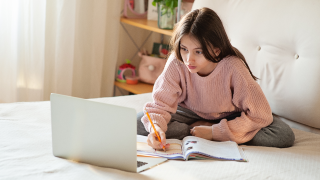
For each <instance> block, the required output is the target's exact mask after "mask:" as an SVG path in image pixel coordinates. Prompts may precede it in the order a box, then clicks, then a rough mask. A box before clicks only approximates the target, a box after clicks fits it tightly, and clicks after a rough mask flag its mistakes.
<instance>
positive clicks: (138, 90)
mask: <svg viewBox="0 0 320 180" xmlns="http://www.w3.org/2000/svg"><path fill="white" fill-rule="evenodd" d="M114 85H115V86H117V87H119V88H121V89H124V90H127V91H129V92H131V93H133V94H143V93H150V92H152V89H153V85H152V84H146V83H143V82H138V84H134V85H132V84H127V83H121V82H118V81H114Z"/></svg>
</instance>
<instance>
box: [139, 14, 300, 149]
mask: <svg viewBox="0 0 320 180" xmlns="http://www.w3.org/2000/svg"><path fill="white" fill-rule="evenodd" d="M170 45H171V47H172V52H171V55H170V57H169V58H168V61H167V64H166V66H165V68H164V71H163V72H162V74H161V75H160V76H159V77H158V79H157V81H156V82H155V84H154V88H153V92H152V97H153V102H150V103H146V104H145V107H144V108H145V109H146V110H147V111H148V113H149V114H150V117H151V119H152V121H153V122H154V124H155V127H156V130H157V132H158V133H159V135H160V137H161V140H162V143H163V144H164V145H165V147H166V148H168V147H169V146H170V145H169V144H166V138H168V139H171V138H175V139H182V138H184V137H185V136H189V135H193V136H197V137H201V138H204V139H208V140H214V141H229V140H231V141H235V142H236V143H238V144H246V145H256V146H270V147H281V148H282V147H290V146H292V145H293V142H294V139H295V137H294V134H293V132H292V130H291V128H290V127H289V126H288V125H287V124H285V123H283V122H282V121H281V120H280V119H278V118H276V117H273V116H272V111H271V108H270V106H269V104H268V101H267V99H266V97H265V96H264V94H263V92H262V90H261V88H260V86H259V85H258V83H257V82H256V81H255V80H257V78H256V77H255V76H254V75H253V74H252V72H251V70H250V68H249V66H248V64H247V62H246V60H245V58H244V56H243V55H242V54H241V53H240V52H239V51H238V50H237V49H236V48H235V47H233V46H232V45H231V44H230V41H229V39H228V36H227V34H226V32H225V29H224V27H223V25H222V22H221V20H220V18H219V17H218V15H217V14H216V13H215V12H214V11H213V10H211V9H209V8H202V9H196V10H194V11H192V12H190V13H188V14H187V15H185V16H184V18H183V19H182V20H181V21H180V22H179V23H178V24H177V26H176V27H175V30H174V33H173V36H172V39H171V42H170ZM137 123H138V134H140V135H148V144H149V145H150V146H151V147H153V148H155V149H162V144H160V142H159V141H158V139H157V136H156V135H155V133H154V131H153V128H152V126H151V124H150V123H149V120H148V117H147V116H146V115H144V114H143V112H140V113H139V114H138V117H137Z"/></svg>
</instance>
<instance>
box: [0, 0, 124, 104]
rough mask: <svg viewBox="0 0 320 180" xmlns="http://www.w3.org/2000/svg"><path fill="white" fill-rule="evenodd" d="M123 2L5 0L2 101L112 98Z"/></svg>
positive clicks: (0, 6) (0, 7) (0, 44)
mask: <svg viewBox="0 0 320 180" xmlns="http://www.w3.org/2000/svg"><path fill="white" fill-rule="evenodd" d="M120 6H121V1H118V0H116V1H115V0H0V102H1V103H4V102H17V101H42V100H49V97H50V93H52V92H54V93H60V94H65V95H71V96H76V97H81V98H96V97H105V96H111V95H112V93H113V81H114V75H115V69H116V67H115V66H116V61H117V52H118V35H119V17H120V11H121V7H120Z"/></svg>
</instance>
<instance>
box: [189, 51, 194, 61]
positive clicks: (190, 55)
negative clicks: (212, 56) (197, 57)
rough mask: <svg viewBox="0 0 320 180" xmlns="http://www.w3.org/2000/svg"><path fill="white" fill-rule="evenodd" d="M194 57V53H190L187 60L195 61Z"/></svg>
mask: <svg viewBox="0 0 320 180" xmlns="http://www.w3.org/2000/svg"><path fill="white" fill-rule="evenodd" d="M193 58H194V57H193V55H192V53H189V54H188V56H187V62H192V61H194V59H193Z"/></svg>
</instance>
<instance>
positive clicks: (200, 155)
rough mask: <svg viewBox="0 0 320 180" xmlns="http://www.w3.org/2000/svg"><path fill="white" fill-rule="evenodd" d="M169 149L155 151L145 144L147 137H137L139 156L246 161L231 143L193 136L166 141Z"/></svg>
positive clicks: (242, 154) (234, 144)
mask: <svg viewBox="0 0 320 180" xmlns="http://www.w3.org/2000/svg"><path fill="white" fill-rule="evenodd" d="M167 143H169V144H170V147H169V148H168V149H166V152H164V151H163V150H155V149H153V148H152V147H150V146H149V145H148V143H147V136H140V135H137V154H138V155H139V156H156V157H164V158H168V159H183V160H189V159H221V160H233V161H248V160H247V158H245V156H244V153H243V150H242V148H241V147H239V146H238V144H237V143H235V142H233V141H224V142H217V141H209V140H206V139H202V138H198V137H195V136H187V137H185V138H183V140H178V139H167Z"/></svg>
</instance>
